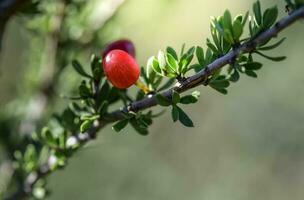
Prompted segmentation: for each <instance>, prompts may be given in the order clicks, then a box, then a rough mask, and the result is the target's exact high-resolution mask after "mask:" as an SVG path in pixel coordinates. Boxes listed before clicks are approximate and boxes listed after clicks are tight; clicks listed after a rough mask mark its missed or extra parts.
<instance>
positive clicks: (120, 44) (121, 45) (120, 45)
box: [102, 39, 135, 58]
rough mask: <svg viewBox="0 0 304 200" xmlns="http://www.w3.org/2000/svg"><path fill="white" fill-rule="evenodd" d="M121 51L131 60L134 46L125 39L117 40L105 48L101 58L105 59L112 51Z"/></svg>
mask: <svg viewBox="0 0 304 200" xmlns="http://www.w3.org/2000/svg"><path fill="white" fill-rule="evenodd" d="M116 49H117V50H122V51H125V52H127V53H128V54H130V55H131V56H132V57H133V58H135V47H134V44H133V43H132V42H131V41H130V40H127V39H122V40H117V41H115V42H112V43H110V44H108V45H107V46H106V48H105V49H104V50H103V53H102V58H105V57H106V55H107V54H108V53H109V52H110V51H112V50H116Z"/></svg>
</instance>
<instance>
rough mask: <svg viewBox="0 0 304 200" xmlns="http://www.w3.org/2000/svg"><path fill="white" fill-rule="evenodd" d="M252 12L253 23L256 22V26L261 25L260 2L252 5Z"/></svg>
mask: <svg viewBox="0 0 304 200" xmlns="http://www.w3.org/2000/svg"><path fill="white" fill-rule="evenodd" d="M253 12H254V17H255V21H256V22H257V24H258V25H261V24H262V11H261V4H260V1H256V2H255V3H254V4H253Z"/></svg>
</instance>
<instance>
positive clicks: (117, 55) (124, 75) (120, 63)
mask: <svg viewBox="0 0 304 200" xmlns="http://www.w3.org/2000/svg"><path fill="white" fill-rule="evenodd" d="M103 71H104V73H105V75H106V76H107V78H108V80H109V81H110V82H111V83H112V85H114V86H115V87H117V88H119V89H125V88H128V87H130V86H131V85H133V84H135V83H136V81H137V80H138V78H139V74H140V69H139V67H138V64H137V63H136V61H135V59H134V58H133V57H132V56H130V55H129V54H128V53H126V52H125V51H122V50H112V51H110V52H109V53H108V54H107V55H106V57H105V58H104V59H103Z"/></svg>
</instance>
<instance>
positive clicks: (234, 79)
mask: <svg viewBox="0 0 304 200" xmlns="http://www.w3.org/2000/svg"><path fill="white" fill-rule="evenodd" d="M239 79H240V74H239V72H238V71H237V70H234V72H233V73H232V74H231V76H230V78H229V80H230V81H232V82H237V81H238V80H239Z"/></svg>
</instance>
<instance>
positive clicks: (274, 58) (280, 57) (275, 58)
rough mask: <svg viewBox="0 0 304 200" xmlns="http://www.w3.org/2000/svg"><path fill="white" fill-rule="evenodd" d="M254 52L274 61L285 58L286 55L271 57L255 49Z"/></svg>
mask: <svg viewBox="0 0 304 200" xmlns="http://www.w3.org/2000/svg"><path fill="white" fill-rule="evenodd" d="M255 53H257V54H258V55H260V56H262V57H264V58H267V59H269V60H272V61H275V62H280V61H283V60H285V59H286V56H278V57H272V56H267V55H265V54H263V53H261V52H259V51H256V52H255Z"/></svg>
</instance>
